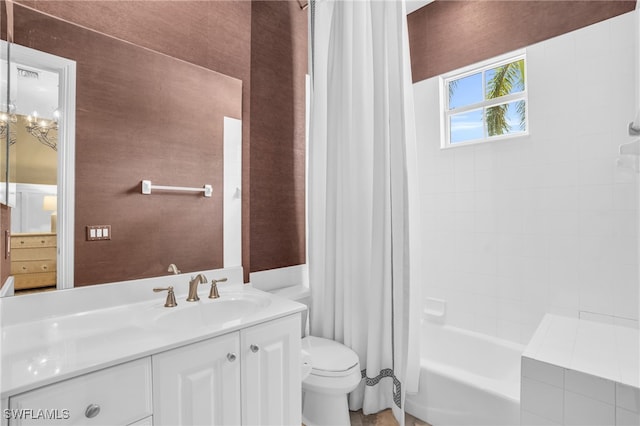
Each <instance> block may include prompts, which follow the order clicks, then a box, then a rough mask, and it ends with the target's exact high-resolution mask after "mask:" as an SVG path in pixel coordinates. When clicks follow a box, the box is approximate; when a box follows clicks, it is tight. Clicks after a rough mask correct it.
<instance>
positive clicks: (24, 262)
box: [2, 42, 76, 292]
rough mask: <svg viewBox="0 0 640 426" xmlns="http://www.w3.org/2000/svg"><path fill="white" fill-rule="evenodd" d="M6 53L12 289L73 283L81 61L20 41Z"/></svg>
mask: <svg viewBox="0 0 640 426" xmlns="http://www.w3.org/2000/svg"><path fill="white" fill-rule="evenodd" d="M3 43H5V42H3ZM9 52H10V54H9V62H8V68H7V73H8V76H9V78H8V81H9V85H8V96H7V99H8V111H7V112H6V113H5V115H4V116H3V117H2V118H3V122H5V123H6V124H7V131H8V133H7V137H8V148H9V154H8V158H9V161H8V169H9V180H8V182H9V185H8V192H7V195H8V204H9V205H10V207H11V236H10V238H9V241H8V243H9V244H10V247H11V249H12V250H11V275H12V276H13V277H14V282H13V284H14V289H15V290H18V291H25V292H26V291H35V290H42V289H55V288H66V287H65V286H68V285H69V283H72V282H73V244H74V230H73V217H74V215H73V209H74V203H73V202H72V200H73V199H74V187H75V181H74V171H75V164H74V158H75V132H74V123H75V98H76V96H75V88H76V84H75V83H76V82H75V75H76V64H75V62H74V61H72V60H69V59H65V58H61V57H59V56H55V55H51V54H47V53H44V52H41V51H38V50H34V49H29V48H26V47H24V46H20V45H16V44H13V45H11V46H10V47H9Z"/></svg>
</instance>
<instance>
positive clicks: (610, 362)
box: [522, 314, 640, 388]
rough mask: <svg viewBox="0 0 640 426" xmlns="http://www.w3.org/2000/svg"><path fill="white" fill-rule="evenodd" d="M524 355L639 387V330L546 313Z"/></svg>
mask: <svg viewBox="0 0 640 426" xmlns="http://www.w3.org/2000/svg"><path fill="white" fill-rule="evenodd" d="M522 356H525V357H528V358H532V359H536V360H538V361H543V362H546V363H549V364H553V365H557V366H560V367H563V368H568V369H571V370H575V371H580V372H583V373H587V374H591V375H594V376H599V377H602V378H605V379H609V380H612V381H614V382H618V383H623V384H626V385H629V386H634V387H636V388H637V387H640V330H638V329H637V328H631V327H624V326H620V325H612V324H605V323H600V322H595V321H589V320H580V319H577V318H568V317H561V316H557V315H551V314H546V315H545V316H544V318H543V319H542V322H541V323H540V325H539V326H538V328H537V330H536V332H535V333H534V335H533V337H532V338H531V341H530V342H529V344H528V345H527V347H526V348H525V351H524V353H523V354H522Z"/></svg>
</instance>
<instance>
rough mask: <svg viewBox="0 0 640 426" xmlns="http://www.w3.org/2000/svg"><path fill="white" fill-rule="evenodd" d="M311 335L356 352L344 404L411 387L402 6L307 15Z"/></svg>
mask: <svg viewBox="0 0 640 426" xmlns="http://www.w3.org/2000/svg"><path fill="white" fill-rule="evenodd" d="M310 41H311V55H310V69H311V96H312V97H311V114H310V117H311V120H310V142H309V188H308V191H309V194H308V197H309V279H310V286H311V293H312V306H311V320H310V325H311V334H312V335H315V336H321V337H326V338H331V339H335V340H337V341H340V342H343V343H344V344H346V345H347V346H349V347H351V348H352V349H354V350H355V351H356V352H357V353H358V356H359V357H360V367H361V369H362V374H363V381H362V382H361V384H360V386H359V387H358V389H356V391H354V392H352V393H351V395H350V399H349V406H350V409H352V410H358V409H360V408H362V409H363V411H364V413H365V414H370V413H375V412H378V411H380V410H382V409H385V408H389V407H391V408H393V412H394V415H395V417H396V418H397V419H398V421H399V422H400V423H401V424H404V396H405V393H406V392H407V391H409V392H411V391H414V392H415V391H417V380H418V376H419V374H418V370H419V353H418V350H419V340H420V339H419V336H418V328H419V317H418V309H417V306H418V305H419V303H420V296H419V294H418V292H419V276H420V271H419V269H418V263H417V262H415V261H413V258H414V256H416V254H417V253H418V250H419V247H418V238H417V236H418V235H420V233H419V230H418V229H417V226H418V222H417V219H418V217H417V214H416V212H417V206H416V205H415V203H417V202H418V201H417V200H418V198H417V193H416V187H415V182H416V175H417V164H416V141H415V131H414V113H413V95H412V93H413V92H412V90H413V89H412V86H411V70H410V61H409V44H408V35H407V23H406V13H405V5H404V1H397V0H343V1H341V0H333V1H332V0H320V1H312V2H311V14H310Z"/></svg>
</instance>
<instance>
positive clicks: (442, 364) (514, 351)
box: [405, 322, 524, 426]
mask: <svg viewBox="0 0 640 426" xmlns="http://www.w3.org/2000/svg"><path fill="white" fill-rule="evenodd" d="M523 350H524V346H523V345H519V344H516V343H513V342H510V341H506V340H502V339H498V338H495V337H491V336H487V335H485V334H480V333H476V332H473V331H468V330H464V329H461V328H456V327H452V326H448V325H438V324H433V323H429V322H425V323H424V324H423V325H422V338H421V358H422V359H421V361H420V390H419V392H418V393H417V394H407V398H406V407H405V409H406V411H407V412H408V413H409V414H411V415H413V416H415V417H418V418H420V419H422V420H425V421H427V422H428V423H430V424H431V425H433V426H445V425H473V426H476V425H492V426H497V425H519V424H520V355H521V354H522V351H523Z"/></svg>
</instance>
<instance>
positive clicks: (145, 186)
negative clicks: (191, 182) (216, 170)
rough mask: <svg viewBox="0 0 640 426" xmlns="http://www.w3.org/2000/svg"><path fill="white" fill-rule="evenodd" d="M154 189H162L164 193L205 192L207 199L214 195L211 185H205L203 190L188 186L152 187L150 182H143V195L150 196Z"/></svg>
mask: <svg viewBox="0 0 640 426" xmlns="http://www.w3.org/2000/svg"><path fill="white" fill-rule="evenodd" d="M154 189H160V190H163V191H183V192H204V196H205V197H211V195H212V194H213V187H212V186H211V185H204V186H203V187H202V188H192V187H188V186H167V185H152V184H151V181H150V180H143V181H142V193H143V194H145V195H149V194H151V191H152V190H154Z"/></svg>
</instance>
